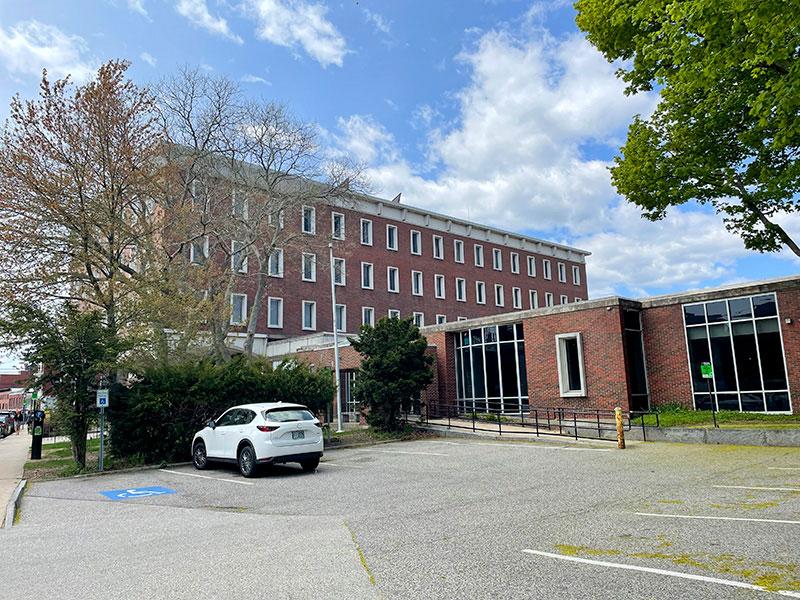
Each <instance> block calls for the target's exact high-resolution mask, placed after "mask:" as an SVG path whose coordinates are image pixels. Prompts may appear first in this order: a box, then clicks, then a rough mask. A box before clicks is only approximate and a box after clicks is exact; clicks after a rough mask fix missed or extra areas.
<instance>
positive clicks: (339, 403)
mask: <svg viewBox="0 0 800 600" xmlns="http://www.w3.org/2000/svg"><path fill="white" fill-rule="evenodd" d="M328 255H329V256H328V258H329V259H330V268H331V312H332V314H333V365H334V385H335V386H336V433H342V431H344V430H343V429H342V389H341V387H340V385H339V328H338V327H337V326H336V281H335V273H334V265H333V242H329V243H328Z"/></svg>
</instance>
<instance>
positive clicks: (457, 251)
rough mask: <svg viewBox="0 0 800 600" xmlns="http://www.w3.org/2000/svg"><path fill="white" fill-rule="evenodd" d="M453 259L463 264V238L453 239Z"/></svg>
mask: <svg viewBox="0 0 800 600" xmlns="http://www.w3.org/2000/svg"><path fill="white" fill-rule="evenodd" d="M459 257H460V258H459ZM453 261H454V262H457V263H459V264H462V265H463V264H464V240H453Z"/></svg>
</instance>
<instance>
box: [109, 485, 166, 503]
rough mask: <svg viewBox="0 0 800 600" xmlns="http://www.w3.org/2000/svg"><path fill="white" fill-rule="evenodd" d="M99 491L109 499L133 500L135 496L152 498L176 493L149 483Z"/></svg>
mask: <svg viewBox="0 0 800 600" xmlns="http://www.w3.org/2000/svg"><path fill="white" fill-rule="evenodd" d="M100 493H101V494H102V495H103V496H105V497H106V498H108V499H109V500H135V499H137V498H152V497H153V496H164V495H167V494H177V493H178V492H176V491H175V490H171V489H169V488H165V487H161V486H160V485H151V486H149V487H140V488H129V489H124V490H106V491H105V492H100Z"/></svg>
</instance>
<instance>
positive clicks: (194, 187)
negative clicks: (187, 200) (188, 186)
mask: <svg viewBox="0 0 800 600" xmlns="http://www.w3.org/2000/svg"><path fill="white" fill-rule="evenodd" d="M198 184H200V185H202V186H203V188H205V189H204V190H203V212H205V210H206V208H207V207H208V184H207V183H206V182H205V181H201V180H200V179H193V180H192V207H193V208H197V204H198V203H197V186H198Z"/></svg>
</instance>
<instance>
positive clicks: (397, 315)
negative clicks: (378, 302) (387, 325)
mask: <svg viewBox="0 0 800 600" xmlns="http://www.w3.org/2000/svg"><path fill="white" fill-rule="evenodd" d="M386 314H387V315H388V316H389V318H390V319H399V318H400V311H399V310H397V309H396V308H390V309H389V311H388V312H387V313H386Z"/></svg>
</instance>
